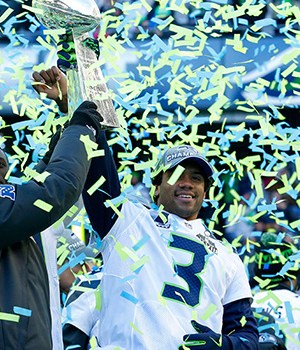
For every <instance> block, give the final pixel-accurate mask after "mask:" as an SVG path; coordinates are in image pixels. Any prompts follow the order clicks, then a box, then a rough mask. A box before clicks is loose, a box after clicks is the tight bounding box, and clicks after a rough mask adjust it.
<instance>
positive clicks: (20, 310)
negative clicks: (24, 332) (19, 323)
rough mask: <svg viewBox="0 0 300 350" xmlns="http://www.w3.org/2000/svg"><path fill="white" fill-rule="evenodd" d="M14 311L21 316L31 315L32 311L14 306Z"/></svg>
mask: <svg viewBox="0 0 300 350" xmlns="http://www.w3.org/2000/svg"><path fill="white" fill-rule="evenodd" d="M13 310H14V313H15V314H17V315H21V316H26V317H31V315H32V311H31V310H29V309H25V308H23V307H18V306H14V309H13Z"/></svg>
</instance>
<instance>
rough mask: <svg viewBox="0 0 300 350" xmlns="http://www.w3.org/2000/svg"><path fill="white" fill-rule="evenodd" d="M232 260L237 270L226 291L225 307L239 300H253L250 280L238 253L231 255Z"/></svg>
mask: <svg viewBox="0 0 300 350" xmlns="http://www.w3.org/2000/svg"><path fill="white" fill-rule="evenodd" d="M230 259H232V262H234V265H235V267H236V269H235V273H234V274H233V276H232V278H231V281H230V283H229V285H228V287H227V289H226V294H225V296H224V300H223V305H226V304H229V303H231V302H233V301H235V300H239V299H244V298H252V293H251V288H250V284H249V280H248V277H247V274H246V271H245V266H244V264H243V262H242V260H241V259H240V257H239V256H238V254H237V253H232V254H230Z"/></svg>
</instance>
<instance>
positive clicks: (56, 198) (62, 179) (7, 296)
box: [0, 125, 95, 350]
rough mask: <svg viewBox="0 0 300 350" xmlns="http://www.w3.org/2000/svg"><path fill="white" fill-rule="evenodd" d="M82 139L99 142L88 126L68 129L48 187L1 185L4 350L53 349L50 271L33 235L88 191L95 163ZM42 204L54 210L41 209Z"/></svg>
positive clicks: (0, 338)
mask: <svg viewBox="0 0 300 350" xmlns="http://www.w3.org/2000/svg"><path fill="white" fill-rule="evenodd" d="M81 135H89V136H90V138H91V140H93V141H94V140H95V137H94V135H93V132H92V131H91V130H90V129H89V128H87V127H85V126H80V125H76V126H75V125H73V126H69V127H68V128H66V130H65V131H64V133H63V135H62V137H61V139H60V141H59V142H58V143H57V145H56V147H55V150H54V152H53V154H52V157H51V159H50V162H49V164H48V165H47V167H46V169H45V170H46V171H47V172H48V173H49V176H48V177H47V178H46V180H45V181H44V182H43V183H39V182H36V181H34V180H31V181H29V182H27V183H26V184H22V185H9V184H7V185H0V286H1V292H0V310H1V313H3V314H4V315H5V316H6V317H3V314H2V317H1V321H0V349H6V350H23V349H25V350H32V349H40V350H50V349H52V340H51V318H50V310H49V286H48V277H47V271H46V266H45V263H44V259H43V256H42V254H41V251H40V249H39V248H38V246H37V244H36V243H35V241H34V240H33V239H32V238H31V236H34V235H35V234H37V233H39V232H40V231H43V230H44V229H46V228H47V227H49V226H51V225H52V224H53V223H55V222H56V221H57V220H58V219H59V218H60V217H61V216H62V215H63V214H64V213H65V212H66V211H67V210H68V209H69V208H70V207H71V206H72V205H73V204H74V203H75V202H76V200H77V199H78V197H79V195H80V193H81V191H82V189H83V186H84V182H85V180H86V176H87V173H88V170H89V166H90V161H88V160H87V153H86V150H85V147H84V144H83V143H82V141H80V140H79V138H80V136H81ZM37 200H40V201H43V202H45V203H47V204H49V205H50V206H51V207H52V209H51V210H50V211H45V210H43V209H41V208H39V207H38V206H37V205H35V204H38V202H36V201H37ZM3 318H5V320H3Z"/></svg>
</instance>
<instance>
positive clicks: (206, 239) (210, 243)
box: [196, 230, 218, 254]
mask: <svg viewBox="0 0 300 350" xmlns="http://www.w3.org/2000/svg"><path fill="white" fill-rule="evenodd" d="M210 236H211V233H210V231H208V230H205V231H204V233H198V234H197V235H196V237H197V238H199V240H200V241H201V242H202V243H203V244H204V245H205V246H206V247H207V248H208V249H209V250H210V251H211V252H212V253H214V254H218V249H217V247H216V245H215V243H214V242H213V241H212V240H211V239H210Z"/></svg>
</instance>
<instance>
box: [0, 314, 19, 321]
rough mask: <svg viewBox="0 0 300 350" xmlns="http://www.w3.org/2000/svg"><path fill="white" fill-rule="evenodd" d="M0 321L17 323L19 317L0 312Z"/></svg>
mask: <svg viewBox="0 0 300 350" xmlns="http://www.w3.org/2000/svg"><path fill="white" fill-rule="evenodd" d="M0 320H2V321H9V322H19V321H20V316H19V315H15V314H9V313H6V312H0Z"/></svg>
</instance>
